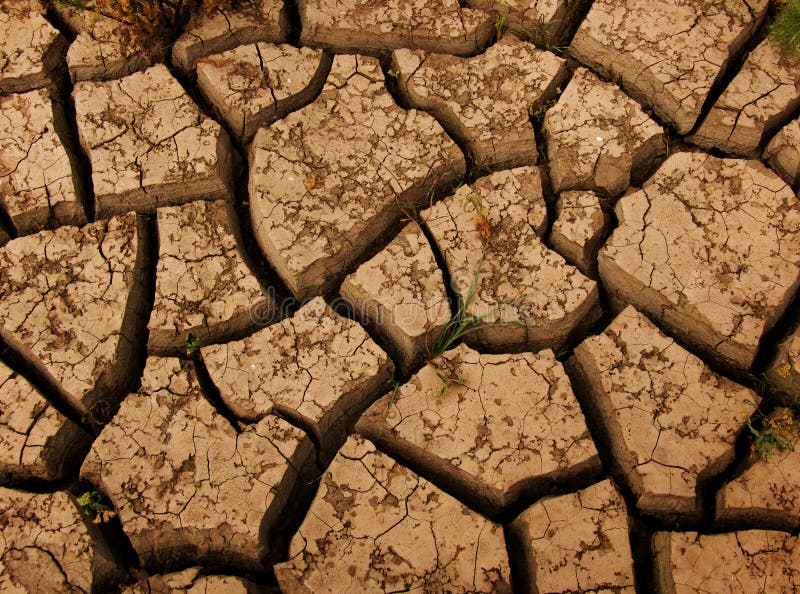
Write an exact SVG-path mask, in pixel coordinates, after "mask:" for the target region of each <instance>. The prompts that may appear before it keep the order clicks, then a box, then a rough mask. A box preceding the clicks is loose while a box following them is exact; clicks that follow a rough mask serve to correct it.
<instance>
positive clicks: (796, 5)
mask: <svg viewBox="0 0 800 594" xmlns="http://www.w3.org/2000/svg"><path fill="white" fill-rule="evenodd" d="M769 35H770V37H771V38H772V40H773V41H775V43H776V44H777V45H778V46H779V47H780V48H781V49H782V50H783V51H785V52H786V53H790V54H794V55H795V56H797V55H800V0H781V1H780V2H779V3H778V11H777V13H776V14H775V20H774V21H772V23H771V24H770V26H769Z"/></svg>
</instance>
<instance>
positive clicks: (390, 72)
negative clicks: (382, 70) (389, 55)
mask: <svg viewBox="0 0 800 594" xmlns="http://www.w3.org/2000/svg"><path fill="white" fill-rule="evenodd" d="M386 76H388V77H389V78H395V79H396V78H398V77H399V76H400V71H399V70H395V69H394V68H389V70H387V71H386Z"/></svg>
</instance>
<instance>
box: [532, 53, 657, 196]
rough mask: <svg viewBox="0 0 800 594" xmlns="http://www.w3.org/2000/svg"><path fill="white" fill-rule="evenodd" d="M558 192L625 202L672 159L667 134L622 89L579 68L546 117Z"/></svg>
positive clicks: (548, 155)
mask: <svg viewBox="0 0 800 594" xmlns="http://www.w3.org/2000/svg"><path fill="white" fill-rule="evenodd" d="M544 134H545V138H546V139H547V159H548V162H549V164H550V176H551V179H552V182H553V190H554V191H555V192H557V193H560V192H563V191H564V190H595V191H598V192H602V193H604V194H606V195H608V196H612V197H616V196H620V195H621V194H622V193H623V192H624V191H625V190H626V189H627V188H628V186H629V185H631V181H632V180H633V183H638V182H640V181H641V180H642V179H643V178H644V177H645V176H646V175H647V174H648V173H649V172H650V171H651V170H652V169H653V167H654V166H655V165H657V164H658V162H660V161H661V160H662V159H663V158H664V157H665V156H666V154H667V146H666V141H665V136H664V130H663V129H662V128H661V126H659V125H658V124H656V123H655V122H654V121H653V120H651V119H650V117H649V116H648V115H647V114H646V113H645V112H644V111H642V108H641V107H640V106H639V104H638V103H636V102H635V101H633V100H632V99H631V98H630V97H628V96H627V95H626V94H625V93H623V92H622V91H621V90H620V89H619V87H617V86H616V85H613V84H610V83H606V82H602V81H601V80H600V79H599V78H597V77H596V76H595V75H594V74H592V73H591V72H590V71H589V70H586V69H585V68H578V69H577V70H576V71H575V75H574V76H573V77H572V80H571V81H570V83H569V85H567V88H566V89H565V90H564V93H563V94H562V95H561V97H560V98H559V100H558V103H557V104H556V105H555V106H554V107H552V108H550V109H549V110H548V111H547V113H546V114H545V117H544Z"/></svg>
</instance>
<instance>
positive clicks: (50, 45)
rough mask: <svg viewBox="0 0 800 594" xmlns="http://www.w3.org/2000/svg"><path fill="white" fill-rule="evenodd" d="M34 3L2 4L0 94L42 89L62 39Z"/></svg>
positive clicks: (62, 45)
mask: <svg viewBox="0 0 800 594" xmlns="http://www.w3.org/2000/svg"><path fill="white" fill-rule="evenodd" d="M43 12H44V11H43V10H42V5H41V4H40V3H39V2H38V0H14V2H6V3H4V4H3V7H2V10H0V93H20V92H23V91H30V90H33V89H38V88H41V87H44V86H46V85H47V84H48V83H49V78H48V75H49V73H50V72H51V71H52V70H53V69H54V68H55V66H56V65H57V63H58V53H59V52H60V51H63V48H65V47H66V43H65V40H64V39H63V37H61V35H60V34H59V32H58V29H56V28H55V27H53V26H52V25H51V24H50V23H49V22H47V20H46V19H45V18H44V14H43Z"/></svg>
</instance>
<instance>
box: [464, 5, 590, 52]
mask: <svg viewBox="0 0 800 594" xmlns="http://www.w3.org/2000/svg"><path fill="white" fill-rule="evenodd" d="M585 4H586V3H585V2H583V1H581V0H467V1H466V5H467V6H469V7H470V8H479V9H481V10H485V11H487V12H490V13H492V14H498V15H500V16H499V17H498V18H504V19H505V26H506V27H507V28H508V29H509V30H510V31H511V32H513V33H515V34H516V35H518V36H519V37H521V38H522V39H528V40H530V41H533V42H535V43H536V44H538V45H542V46H545V47H558V46H560V45H561V43H563V41H564V39H565V37H566V35H567V33H568V32H569V30H570V29H571V28H572V26H573V24H574V23H575V20H576V18H577V17H578V15H579V14H580V13H581V11H582V9H583V8H584V6H585Z"/></svg>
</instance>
